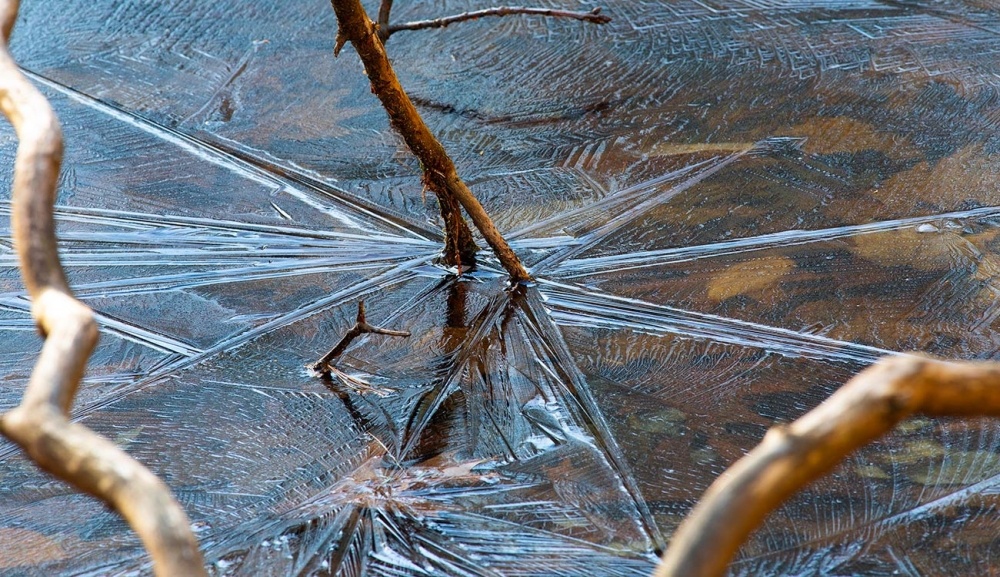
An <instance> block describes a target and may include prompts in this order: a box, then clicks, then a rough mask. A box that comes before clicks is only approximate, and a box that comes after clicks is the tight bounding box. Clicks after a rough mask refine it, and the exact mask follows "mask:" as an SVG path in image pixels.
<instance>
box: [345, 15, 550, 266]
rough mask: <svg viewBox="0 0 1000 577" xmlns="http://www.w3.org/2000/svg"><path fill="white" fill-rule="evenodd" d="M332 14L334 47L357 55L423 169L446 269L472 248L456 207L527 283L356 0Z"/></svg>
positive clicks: (464, 261)
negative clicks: (437, 210)
mask: <svg viewBox="0 0 1000 577" xmlns="http://www.w3.org/2000/svg"><path fill="white" fill-rule="evenodd" d="M331 3H332V4H333V10H334V12H335V13H336V14H337V22H338V24H339V28H338V31H337V43H338V45H339V44H341V43H342V42H343V40H342V39H347V40H350V42H351V44H353V45H354V49H355V50H357V52H358V55H359V56H360V57H361V62H362V63H363V64H364V66H365V71H366V72H367V73H368V79H369V80H370V81H371V84H372V92H374V93H375V95H376V96H378V98H379V100H380V101H381V102H382V106H383V107H384V108H385V111H386V113H388V115H389V121H390V123H391V124H392V126H393V128H395V129H396V132H398V133H399V134H400V135H401V136H402V137H403V140H404V141H405V142H406V145H407V146H408V147H409V148H410V150H411V151H412V152H413V154H414V155H415V156H416V157H417V158H418V159H419V160H420V164H421V165H422V166H423V170H424V183H425V184H426V185H427V187H428V188H430V189H431V190H433V191H434V193H435V194H436V195H437V197H438V202H439V204H440V205H441V216H442V217H443V218H444V221H445V225H446V227H445V245H446V248H445V255H446V257H450V258H452V259H454V260H459V259H456V258H455V257H460V260H459V262H450V263H449V264H452V265H461V264H469V263H470V260H469V259H468V256H473V257H474V255H475V250H474V247H475V244H474V243H473V242H472V237H471V235H469V234H468V228H467V227H465V220H464V219H463V218H461V213H460V212H459V205H461V208H464V209H465V212H466V213H468V215H469V217H470V218H471V219H472V222H473V224H475V225H476V228H478V229H479V232H481V233H482V234H483V237H484V238H485V239H486V242H487V243H489V245H490V247H491V248H492V249H493V252H494V253H495V254H496V255H497V258H498V259H500V264H502V265H503V267H504V268H505V269H506V270H507V272H508V273H509V274H510V276H511V280H512V281H513V282H514V283H521V282H525V281H528V280H531V275H529V274H528V271H527V270H526V269H525V268H524V265H522V264H521V261H520V259H518V257H517V254H515V253H514V251H513V250H512V249H511V248H510V245H508V244H507V241H506V240H504V238H503V236H502V235H501V234H500V231H499V230H497V228H496V225H494V224H493V221H492V220H491V219H490V217H489V215H488V214H486V210H485V209H483V205H481V204H480V203H479V200H478V199H476V197H475V196H474V195H473V194H472V191H470V190H469V187H468V186H466V184H465V182H463V181H462V179H461V178H460V177H459V176H458V171H457V170H456V169H455V163H454V162H453V161H452V160H451V158H450V157H449V156H448V153H447V152H445V150H444V147H443V146H441V143H440V142H438V140H437V139H436V138H434V135H433V134H431V131H430V129H428V128H427V125H426V124H425V123H424V121H423V119H422V118H421V117H420V114H419V113H418V112H417V109H416V107H414V106H413V102H412V101H410V97H409V96H407V95H406V92H405V91H404V90H403V87H402V86H401V85H400V84H399V79H397V78H396V73H395V71H393V69H392V65H391V64H390V63H389V57H388V56H387V55H386V53H385V47H384V46H383V45H382V42H381V41H379V39H378V34H377V32H376V30H375V24H374V23H373V22H372V21H371V19H369V18H368V14H367V13H366V12H365V9H364V8H363V7H362V6H361V2H359V0H331Z"/></svg>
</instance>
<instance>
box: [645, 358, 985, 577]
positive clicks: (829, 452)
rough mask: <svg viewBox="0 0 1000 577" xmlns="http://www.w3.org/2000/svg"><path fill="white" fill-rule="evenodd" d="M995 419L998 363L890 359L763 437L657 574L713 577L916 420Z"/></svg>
mask: <svg viewBox="0 0 1000 577" xmlns="http://www.w3.org/2000/svg"><path fill="white" fill-rule="evenodd" d="M917 413H921V414H924V415H928V416H937V417H943V416H958V417H971V416H979V415H983V416H1000V363H971V362H970V363H954V362H944V361H936V360H932V359H928V358H922V357H915V356H905V357H889V358H885V359H883V360H881V361H879V362H878V363H877V364H875V365H873V366H871V367H869V368H867V369H865V370H864V371H862V372H861V373H859V374H858V375H857V376H855V377H854V378H853V379H851V380H850V381H849V382H848V383H847V384H846V385H844V386H843V387H841V389H840V390H839V391H837V392H836V393H834V394H833V395H832V396H831V397H830V398H829V399H827V400H826V401H825V402H823V403H822V404H821V405H819V406H818V407H816V408H815V409H813V410H812V411H809V412H808V413H806V414H805V415H804V416H802V417H801V418H800V419H798V420H797V421H795V422H793V423H791V424H789V425H787V426H779V427H775V428H773V429H771V430H770V431H769V432H768V433H767V435H766V436H765V437H764V440H763V441H762V442H761V443H760V445H758V446H757V447H756V448H754V449H753V450H752V451H751V452H750V453H748V454H747V455H746V456H745V457H743V458H742V459H740V460H739V461H737V462H736V464H734V465H733V466H732V467H730V468H729V470H728V471H726V472H724V473H723V474H722V475H720V476H719V478H718V479H716V481H715V482H714V483H712V486H711V487H709V488H708V490H707V491H706V492H705V495H704V496H703V497H702V499H701V501H700V502H699V503H698V505H696V506H695V508H694V510H693V511H692V512H691V514H690V515H689V516H688V518H687V519H685V521H684V522H683V523H682V524H681V526H680V527H679V528H678V529H677V532H676V533H675V534H674V537H673V539H672V541H671V543H670V549H669V550H668V551H667V553H666V554H665V555H664V557H663V562H662V563H661V564H660V566H659V568H658V569H657V571H656V577H668V576H671V577H682V576H683V577H709V576H712V577H714V576H720V575H723V574H724V573H725V571H726V566H727V565H728V564H729V560H730V559H731V558H732V556H733V554H734V553H735V552H736V550H737V549H738V548H739V546H740V544H742V543H743V541H744V540H745V539H746V538H747V537H748V536H749V535H750V532H751V531H753V529H754V528H755V527H757V526H758V525H759V524H760V523H761V522H762V521H763V520H764V518H765V517H766V516H767V515H768V513H770V512H771V511H773V510H774V509H775V508H776V507H777V506H778V505H780V504H781V503H782V502H784V501H785V500H786V499H788V498H789V497H790V496H791V495H792V494H794V493H795V492H796V491H798V490H799V489H801V488H802V487H804V486H805V485H806V484H808V483H810V482H812V481H813V480H815V479H817V478H819V477H821V476H823V475H825V474H826V473H828V472H829V471H830V470H831V469H833V468H834V467H835V466H836V465H837V464H838V463H840V462H841V461H842V460H843V459H844V458H845V457H846V456H847V455H848V454H850V453H851V452H852V451H854V450H855V449H857V448H859V447H862V446H864V445H866V444H868V443H870V442H872V441H873V440H875V439H877V438H878V437H880V436H882V435H884V434H885V433H887V432H888V431H890V430H891V429H892V428H893V427H894V426H895V425H896V424H897V423H899V422H900V421H902V420H903V419H906V418H907V417H910V416H912V415H914V414H917Z"/></svg>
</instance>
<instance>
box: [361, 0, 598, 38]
mask: <svg viewBox="0 0 1000 577" xmlns="http://www.w3.org/2000/svg"><path fill="white" fill-rule="evenodd" d="M386 1H387V2H388V3H389V4H390V6H391V5H392V1H391V0H386ZM382 6H383V8H384V7H385V2H383V4H382ZM511 14H533V15H536V16H551V17H554V18H572V19H573V20H581V21H583V22H591V23H593V24H607V23H608V22H611V17H610V16H605V15H604V14H601V9H600V8H594V9H593V10H591V11H590V12H573V11H571V10H553V9H550V8H524V7H521V6H498V7H496V8H486V9H484V10H474V11H472V12H463V13H462V14H455V15H453V16H444V17H442V18H434V19H431V20H415V21H413V22H404V23H403V24H393V25H389V18H388V12H387V13H386V19H385V24H384V25H383V22H382V11H381V10H379V36H380V37H382V40H383V42H384V41H385V40H386V39H388V38H389V37H390V36H392V35H393V34H395V33H396V32H402V31H403V30H425V29H427V28H445V27H447V26H448V25H449V24H454V23H456V22H465V21H468V20H477V19H479V18H483V17H486V16H510V15H511ZM383 30H384V31H383Z"/></svg>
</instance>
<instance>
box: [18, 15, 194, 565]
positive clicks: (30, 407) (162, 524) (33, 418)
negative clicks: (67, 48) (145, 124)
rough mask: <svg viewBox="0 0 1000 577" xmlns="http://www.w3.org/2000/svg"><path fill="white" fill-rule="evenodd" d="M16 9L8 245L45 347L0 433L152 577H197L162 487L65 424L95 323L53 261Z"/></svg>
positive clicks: (41, 107)
mask: <svg viewBox="0 0 1000 577" xmlns="http://www.w3.org/2000/svg"><path fill="white" fill-rule="evenodd" d="M17 11H18V2H17V0H0V33H2V38H0V40H2V42H0V109H2V111H3V114H4V115H5V116H6V117H7V118H8V120H10V123H11V124H12V125H13V126H14V130H15V131H16V132H17V137H18V147H17V158H16V160H15V166H14V186H13V195H12V196H13V211H12V216H11V220H12V222H13V229H14V244H15V245H16V246H17V251H18V255H19V257H20V263H21V273H22V275H23V277H24V284H25V286H26V287H27V289H28V293H29V294H30V295H31V299H32V305H31V313H32V316H34V318H35V321H36V323H37V325H38V328H39V330H40V331H41V333H42V334H43V335H44V336H45V344H44V345H43V346H42V352H41V356H40V358H39V359H38V363H37V364H36V365H35V369H34V371H32V373H31V379H30V380H29V382H28V388H27V390H26V391H25V394H24V398H23V399H22V401H21V404H20V405H18V406H17V407H15V408H14V409H12V410H11V411H9V412H8V413H6V414H4V415H3V416H2V417H0V431H2V432H3V434H4V435H6V436H7V437H8V438H9V439H11V440H12V441H14V442H15V443H17V444H18V445H20V446H21V448H22V449H24V451H25V452H26V453H27V454H28V456H29V457H30V458H31V460H32V461H34V462H35V463H36V464H37V465H38V466H39V467H41V468H42V469H44V470H45V471H48V472H49V473H51V474H53V475H55V476H56V477H58V478H60V479H62V480H64V481H66V482H68V483H69V484H71V485H73V486H74V487H76V488H77V489H79V490H81V491H84V492H86V493H89V494H91V495H93V496H95V497H97V498H99V499H101V500H102V501H104V502H105V503H107V504H108V505H110V506H111V507H112V508H114V509H115V510H116V511H118V512H119V513H120V514H121V515H122V517H124V518H125V520H126V521H127V522H128V523H129V525H131V526H132V528H133V529H134V530H135V532H136V533H137V534H138V535H139V537H140V538H141V539H142V541H143V544H144V545H145V546H146V549H147V550H148V551H149V553H150V555H151V556H152V558H153V568H154V571H155V573H156V575H160V576H166V575H174V576H181V575H184V576H188V575H190V576H198V575H205V574H206V573H205V568H204V566H203V564H202V557H201V553H200V552H199V551H198V542H197V541H196V540H195V538H194V535H193V534H192V532H191V526H190V522H189V521H188V518H187V515H185V513H184V510H183V509H182V508H181V507H180V505H178V504H177V502H176V501H175V500H174V499H173V497H172V496H171V494H170V489H169V488H168V487H167V486H166V485H165V484H164V483H163V482H162V481H160V480H159V479H158V478H157V477H156V476H155V475H153V474H152V473H151V472H150V471H149V470H148V469H146V468H145V467H144V466H143V465H141V464H140V463H139V462H138V461H136V460H135V459H133V458H131V457H129V456H128V455H127V454H126V453H125V452H124V451H122V450H121V449H119V448H118V447H117V446H116V445H115V444H114V443H112V442H111V441H109V440H107V439H105V438H104V437H101V436H100V435H98V434H96V433H94V432H93V431H91V430H90V429H88V428H87V427H85V426H83V425H81V424H79V423H72V422H70V421H69V419H68V415H69V410H70V408H71V406H72V404H73V398H74V396H75V395H76V389H77V386H78V384H79V383H80V379H81V378H82V377H83V373H84V368H85V366H86V364H87V359H88V358H89V356H90V353H91V352H92V351H93V349H94V346H95V345H96V343H97V324H96V323H95V322H94V318H93V313H92V312H91V310H90V309H89V308H87V307H86V306H85V305H84V304H82V303H81V302H80V301H78V300H76V299H75V298H73V295H72V293H71V292H70V289H69V285H68V283H67V282H66V277H65V274H64V273H63V269H62V266H61V264H60V262H59V254H58V251H57V250H56V236H55V221H54V220H53V217H52V206H53V202H54V201H55V192H56V183H57V181H58V178H59V166H60V164H61V162H62V148H63V143H62V130H61V129H60V127H59V121H58V120H57V119H56V116H55V113H53V111H52V108H51V107H50V106H49V103H48V102H47V101H46V100H45V97H44V96H42V94H41V93H40V92H38V90H36V89H35V87H34V86H32V85H31V83H29V82H28V80H27V79H26V78H25V77H24V76H23V75H22V74H21V72H20V70H19V69H18V67H17V64H16V63H15V62H14V60H13V58H12V57H11V55H10V52H9V51H8V49H7V45H8V41H9V39H10V33H11V30H12V28H13V26H14V21H15V20H16V18H17Z"/></svg>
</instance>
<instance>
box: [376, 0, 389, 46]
mask: <svg viewBox="0 0 1000 577" xmlns="http://www.w3.org/2000/svg"><path fill="white" fill-rule="evenodd" d="M391 13H392V0H382V4H380V5H379V7H378V37H379V40H381V41H382V43H383V44H385V41H386V40H388V39H389V34H391V32H389V15H390V14H391Z"/></svg>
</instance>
